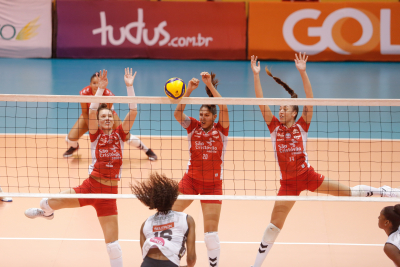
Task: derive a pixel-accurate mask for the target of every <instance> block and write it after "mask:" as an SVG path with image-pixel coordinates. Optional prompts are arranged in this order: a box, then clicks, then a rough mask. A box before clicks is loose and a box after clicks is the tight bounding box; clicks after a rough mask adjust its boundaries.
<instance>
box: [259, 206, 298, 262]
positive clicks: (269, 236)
mask: <svg viewBox="0 0 400 267" xmlns="http://www.w3.org/2000/svg"><path fill="white" fill-rule="evenodd" d="M294 203H295V201H276V202H275V205H274V209H273V210H272V215H271V222H270V224H269V225H268V226H267V228H266V229H265V231H264V235H263V238H262V240H261V244H260V247H259V249H258V253H257V256H256V260H255V262H254V265H253V267H261V265H262V263H263V262H264V260H265V258H266V257H267V255H268V252H269V251H270V250H271V248H272V246H273V245H274V243H275V240H276V238H277V237H278V235H279V233H280V231H281V229H282V227H283V224H284V223H285V221H286V218H287V216H288V214H289V212H290V210H291V209H292V208H293V205H294Z"/></svg>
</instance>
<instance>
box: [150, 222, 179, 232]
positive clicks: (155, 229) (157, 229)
mask: <svg viewBox="0 0 400 267" xmlns="http://www.w3.org/2000/svg"><path fill="white" fill-rule="evenodd" d="M174 226H175V225H174V222H170V223H167V224H163V225H154V226H153V232H160V231H164V230H168V229H171V228H174Z"/></svg>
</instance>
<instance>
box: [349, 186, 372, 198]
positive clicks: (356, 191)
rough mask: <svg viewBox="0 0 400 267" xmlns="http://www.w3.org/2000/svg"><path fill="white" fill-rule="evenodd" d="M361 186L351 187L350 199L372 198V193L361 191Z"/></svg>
mask: <svg viewBox="0 0 400 267" xmlns="http://www.w3.org/2000/svg"><path fill="white" fill-rule="evenodd" d="M363 188H364V187H363V186H362V185H356V186H354V187H351V196H352V197H372V196H373V195H374V193H373V192H372V191H370V190H363Z"/></svg>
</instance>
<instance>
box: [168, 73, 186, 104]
mask: <svg viewBox="0 0 400 267" xmlns="http://www.w3.org/2000/svg"><path fill="white" fill-rule="evenodd" d="M164 92H165V94H166V95H167V96H168V97H169V98H171V99H175V100H176V99H181V98H182V97H183V96H184V95H185V93H186V84H185V82H184V81H183V80H182V79H180V78H176V77H175V78H171V79H169V80H168V81H167V82H166V83H165V86H164Z"/></svg>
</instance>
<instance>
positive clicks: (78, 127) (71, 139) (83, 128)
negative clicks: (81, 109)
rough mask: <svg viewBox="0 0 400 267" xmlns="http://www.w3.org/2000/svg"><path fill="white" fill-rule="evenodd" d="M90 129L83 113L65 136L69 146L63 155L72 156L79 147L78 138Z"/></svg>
mask: <svg viewBox="0 0 400 267" xmlns="http://www.w3.org/2000/svg"><path fill="white" fill-rule="evenodd" d="M88 129H89V128H88V125H87V124H86V122H85V120H84V118H83V115H82V114H81V115H80V116H79V118H78V120H77V121H76V122H75V124H74V126H72V128H71V130H70V131H69V133H68V135H67V137H66V138H65V141H66V142H67V144H68V147H69V148H68V150H67V151H65V153H64V155H63V156H64V157H65V158H68V157H71V156H72V154H73V153H74V152H75V151H77V150H78V149H79V144H78V140H79V138H81V137H82V135H84V134H85V133H86V132H87V131H88Z"/></svg>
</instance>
